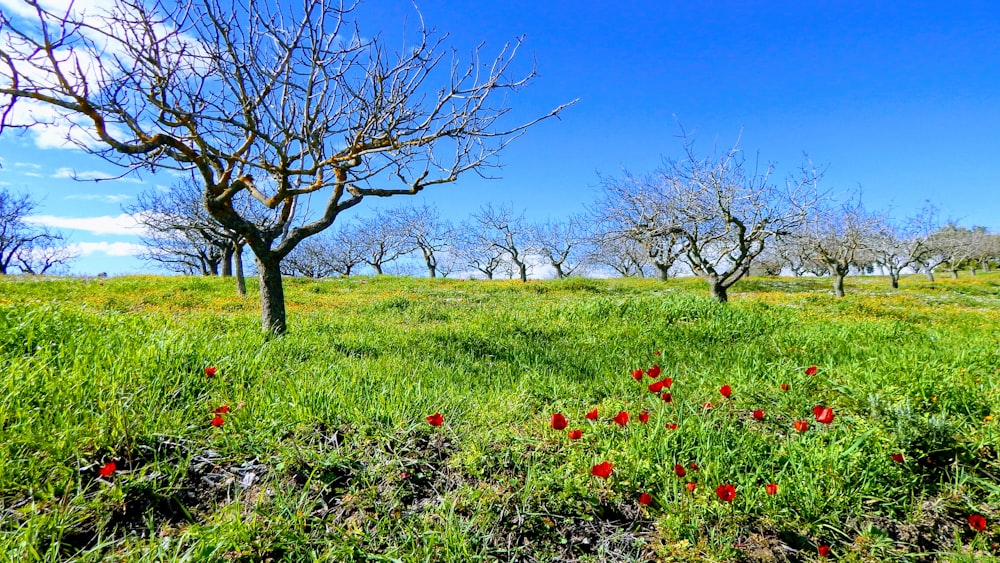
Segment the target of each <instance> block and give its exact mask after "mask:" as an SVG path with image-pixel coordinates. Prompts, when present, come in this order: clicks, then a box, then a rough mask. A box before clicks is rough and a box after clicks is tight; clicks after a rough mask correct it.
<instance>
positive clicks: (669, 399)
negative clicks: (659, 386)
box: [660, 393, 674, 403]
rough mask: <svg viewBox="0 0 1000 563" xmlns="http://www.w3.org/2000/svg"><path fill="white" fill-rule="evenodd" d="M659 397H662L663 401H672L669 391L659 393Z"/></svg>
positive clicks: (672, 397)
mask: <svg viewBox="0 0 1000 563" xmlns="http://www.w3.org/2000/svg"><path fill="white" fill-rule="evenodd" d="M660 399H662V400H663V402H664V403H672V402H674V396H673V395H671V394H670V393H664V394H662V395H660Z"/></svg>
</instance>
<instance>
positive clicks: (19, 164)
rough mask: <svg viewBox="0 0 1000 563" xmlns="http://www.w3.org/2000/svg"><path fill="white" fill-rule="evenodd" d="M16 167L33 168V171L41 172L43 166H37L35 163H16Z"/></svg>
mask: <svg viewBox="0 0 1000 563" xmlns="http://www.w3.org/2000/svg"><path fill="white" fill-rule="evenodd" d="M14 167H15V168H31V169H32V170H41V169H42V165H41V164H36V163H34V162H15V163H14Z"/></svg>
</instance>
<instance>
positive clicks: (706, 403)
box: [701, 401, 712, 409]
mask: <svg viewBox="0 0 1000 563" xmlns="http://www.w3.org/2000/svg"><path fill="white" fill-rule="evenodd" d="M701 408H703V409H710V408H712V403H709V402H708V401H706V402H704V403H702V404H701Z"/></svg>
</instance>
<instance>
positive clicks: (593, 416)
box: [583, 409, 597, 420]
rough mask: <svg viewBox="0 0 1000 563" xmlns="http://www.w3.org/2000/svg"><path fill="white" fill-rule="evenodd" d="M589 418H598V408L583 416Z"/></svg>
mask: <svg viewBox="0 0 1000 563" xmlns="http://www.w3.org/2000/svg"><path fill="white" fill-rule="evenodd" d="M583 417H584V418H586V419H587V420H597V409H594V410H592V411H590V412H588V413H587V414H585V415H584V416H583Z"/></svg>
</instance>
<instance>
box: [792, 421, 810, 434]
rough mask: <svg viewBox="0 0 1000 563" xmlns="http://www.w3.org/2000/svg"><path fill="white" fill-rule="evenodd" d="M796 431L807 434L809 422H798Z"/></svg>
mask: <svg viewBox="0 0 1000 563" xmlns="http://www.w3.org/2000/svg"><path fill="white" fill-rule="evenodd" d="M795 430H796V431H798V432H805V431H806V430H809V422H807V421H805V420H796V421H795Z"/></svg>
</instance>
